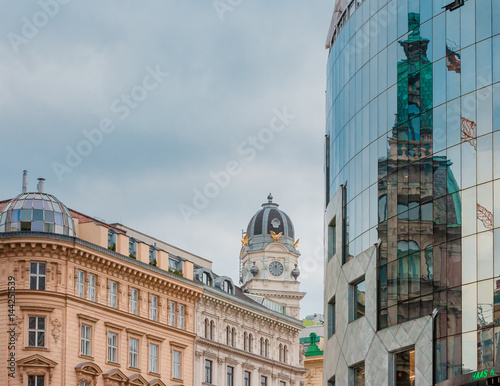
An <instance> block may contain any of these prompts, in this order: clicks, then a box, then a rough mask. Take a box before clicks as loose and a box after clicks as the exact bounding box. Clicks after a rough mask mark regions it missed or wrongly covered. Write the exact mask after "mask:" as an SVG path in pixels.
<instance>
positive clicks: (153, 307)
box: [149, 295, 158, 322]
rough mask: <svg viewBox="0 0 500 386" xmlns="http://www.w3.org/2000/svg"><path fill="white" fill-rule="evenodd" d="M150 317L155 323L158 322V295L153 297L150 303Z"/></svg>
mask: <svg viewBox="0 0 500 386" xmlns="http://www.w3.org/2000/svg"><path fill="white" fill-rule="evenodd" d="M149 317H150V318H151V320H154V321H155V322H156V321H158V297H157V296H156V295H151V299H150V302H149Z"/></svg>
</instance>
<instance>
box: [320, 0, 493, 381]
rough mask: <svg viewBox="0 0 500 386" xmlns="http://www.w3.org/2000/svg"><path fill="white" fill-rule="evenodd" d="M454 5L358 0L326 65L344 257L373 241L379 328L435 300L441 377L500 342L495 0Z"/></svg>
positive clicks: (477, 364)
mask: <svg viewBox="0 0 500 386" xmlns="http://www.w3.org/2000/svg"><path fill="white" fill-rule="evenodd" d="M450 3H457V4H459V3H460V2H459V1H458V2H454V1H447V0H420V1H419V0H392V1H387V0H366V1H364V2H363V1H361V0H355V1H353V2H352V3H350V4H349V5H348V6H347V8H346V10H345V12H344V14H343V15H342V17H340V18H339V24H338V28H337V30H339V31H340V32H338V33H336V34H335V35H334V38H333V39H334V42H333V44H332V46H331V50H330V54H329V58H328V67H327V82H328V83H327V100H326V102H327V151H328V153H329V154H328V155H327V165H326V166H327V201H328V200H330V199H331V198H332V197H333V195H334V194H335V192H336V191H337V190H338V189H339V188H340V186H341V185H343V186H344V187H345V200H344V201H345V203H344V205H345V213H346V224H345V227H346V230H345V231H346V238H345V245H344V261H345V260H349V259H350V258H351V257H352V256H355V255H357V254H359V253H360V252H362V251H364V250H366V249H367V248H369V247H370V246H371V245H373V244H374V243H375V242H376V241H377V240H378V239H381V240H382V243H381V247H380V253H379V258H378V264H377V270H378V329H383V328H386V327H390V326H394V325H396V324H399V323H402V322H405V321H408V320H412V319H416V318H419V317H421V316H425V315H429V314H431V313H432V310H433V309H435V308H438V310H439V313H438V316H437V318H436V340H435V342H434V344H435V363H434V365H435V366H434V367H435V377H436V378H435V381H436V382H441V381H444V380H446V379H449V378H453V377H455V376H458V375H461V374H465V373H469V372H473V371H476V370H482V369H486V368H491V367H493V365H494V363H495V361H496V357H497V351H498V348H499V347H500V279H499V275H500V228H499V226H500V180H499V178H500V1H497V0H466V1H465V2H464V4H463V5H462V6H460V7H458V8H456V9H454V10H450V9H449V7H448V9H447V7H446V5H448V4H450ZM498 353H499V355H500V351H498Z"/></svg>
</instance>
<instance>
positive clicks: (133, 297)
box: [130, 288, 139, 315]
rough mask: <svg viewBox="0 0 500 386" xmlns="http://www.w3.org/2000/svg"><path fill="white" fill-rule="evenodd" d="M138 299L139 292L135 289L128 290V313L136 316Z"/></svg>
mask: <svg viewBox="0 0 500 386" xmlns="http://www.w3.org/2000/svg"><path fill="white" fill-rule="evenodd" d="M138 299H139V291H138V290H136V289H135V288H132V289H131V290H130V313H131V314H134V315H137V313H138V312H137V300H138Z"/></svg>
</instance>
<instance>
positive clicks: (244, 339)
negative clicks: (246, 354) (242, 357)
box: [243, 331, 248, 351]
mask: <svg viewBox="0 0 500 386" xmlns="http://www.w3.org/2000/svg"><path fill="white" fill-rule="evenodd" d="M247 339H248V334H247V332H246V331H245V332H244V333H243V350H245V351H247V347H248V346H247Z"/></svg>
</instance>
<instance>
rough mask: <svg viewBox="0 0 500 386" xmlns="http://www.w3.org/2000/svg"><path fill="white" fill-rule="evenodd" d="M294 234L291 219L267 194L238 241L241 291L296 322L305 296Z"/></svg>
mask: <svg viewBox="0 0 500 386" xmlns="http://www.w3.org/2000/svg"><path fill="white" fill-rule="evenodd" d="M294 233H295V232H294V228H293V224H292V221H291V220H290V217H288V215H287V214H286V213H285V212H283V211H282V210H280V209H278V204H276V203H274V202H273V196H272V195H271V194H269V196H268V197H267V202H266V203H264V204H262V209H260V210H259V211H258V212H257V213H256V214H255V215H254V216H253V217H252V219H251V220H250V223H249V224H248V227H247V231H246V234H245V235H244V237H243V239H242V240H241V242H242V244H243V246H242V248H241V252H240V262H241V277H240V281H241V283H242V286H241V288H242V289H243V291H245V292H246V293H247V295H250V296H251V297H252V298H253V299H254V300H256V301H261V302H262V304H263V305H265V306H266V307H268V308H271V309H274V310H275V311H278V312H282V313H284V314H286V315H289V316H291V317H294V318H297V319H298V318H299V317H300V300H301V299H302V298H303V297H304V296H305V293H304V292H300V291H299V285H300V282H299V281H298V280H297V279H298V277H299V275H300V271H299V268H298V259H299V256H300V252H299V251H298V250H297V245H298V242H299V240H296V241H295V239H294V237H295V234H294Z"/></svg>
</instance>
